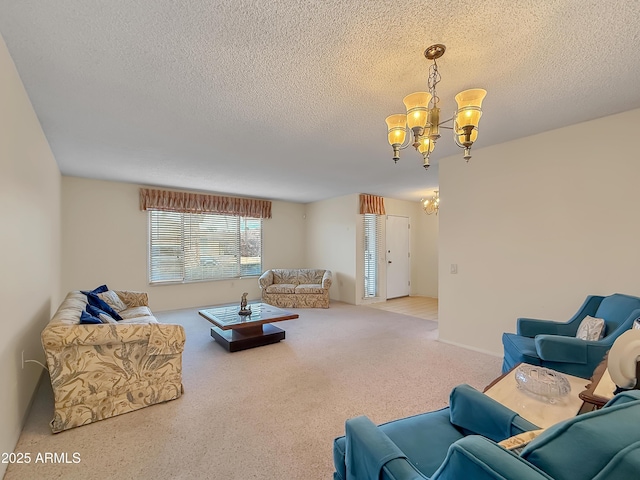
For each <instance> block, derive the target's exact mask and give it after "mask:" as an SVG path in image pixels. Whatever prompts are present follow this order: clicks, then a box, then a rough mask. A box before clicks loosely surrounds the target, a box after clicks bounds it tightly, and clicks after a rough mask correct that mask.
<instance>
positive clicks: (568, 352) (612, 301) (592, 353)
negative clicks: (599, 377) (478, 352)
mask: <svg viewBox="0 0 640 480" xmlns="http://www.w3.org/2000/svg"><path fill="white" fill-rule="evenodd" d="M587 315H590V316H592V317H596V318H602V319H604V321H605V332H604V337H603V338H602V339H601V340H598V341H587V340H581V339H579V338H576V332H577V331H578V327H579V326H580V322H581V321H582V320H583V319H584V318H585V317H586V316H587ZM638 317H640V298H638V297H634V296H631V295H623V294H621V293H615V294H613V295H609V296H606V297H603V296H596V295H590V296H588V297H587V299H586V300H585V301H584V303H583V304H582V306H581V307H580V309H579V310H578V312H577V313H576V314H575V315H574V316H573V317H572V318H571V319H570V320H569V321H567V322H552V321H548V320H537V319H533V318H519V319H518V320H517V333H504V334H503V335H502V345H503V347H504V360H503V363H502V373H506V372H508V371H509V370H511V369H512V368H513V367H515V366H516V365H517V364H518V363H529V364H531V365H538V366H543V367H547V368H551V369H552V370H556V371H558V372H563V373H567V374H569V375H574V376H576V377H581V378H587V379H588V378H591V375H592V374H593V371H594V370H595V368H596V367H597V366H598V364H599V363H600V362H601V361H602V359H603V358H604V356H605V354H606V353H607V351H609V349H610V348H611V346H612V345H613V342H614V341H615V340H616V339H617V338H618V337H619V336H620V335H622V334H623V333H624V332H626V331H627V330H629V329H630V328H631V326H632V325H633V321H634V320H635V319H636V318H638Z"/></svg>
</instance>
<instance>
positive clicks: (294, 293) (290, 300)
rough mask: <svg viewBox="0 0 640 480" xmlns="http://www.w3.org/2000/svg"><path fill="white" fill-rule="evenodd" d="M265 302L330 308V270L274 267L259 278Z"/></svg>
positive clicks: (289, 305)
mask: <svg viewBox="0 0 640 480" xmlns="http://www.w3.org/2000/svg"><path fill="white" fill-rule="evenodd" d="M258 281H259V283H260V289H261V290H262V301H263V302H265V303H268V304H269V305H274V306H276V307H291V308H329V287H331V270H319V269H308V268H299V269H282V268H281V269H272V270H267V271H266V272H264V273H263V274H262V275H261V276H260V278H259V279H258Z"/></svg>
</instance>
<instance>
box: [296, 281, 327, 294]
mask: <svg viewBox="0 0 640 480" xmlns="http://www.w3.org/2000/svg"><path fill="white" fill-rule="evenodd" d="M295 293H324V288H322V285H320V284H319V283H318V284H316V283H305V284H300V285H298V286H297V287H296V289H295Z"/></svg>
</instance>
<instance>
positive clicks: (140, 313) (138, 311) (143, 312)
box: [120, 306, 153, 320]
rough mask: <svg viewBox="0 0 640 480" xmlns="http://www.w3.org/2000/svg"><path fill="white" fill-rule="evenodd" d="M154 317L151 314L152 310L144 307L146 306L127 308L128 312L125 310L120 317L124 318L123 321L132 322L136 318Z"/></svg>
mask: <svg viewBox="0 0 640 480" xmlns="http://www.w3.org/2000/svg"><path fill="white" fill-rule="evenodd" d="M152 315H153V314H152V313H151V310H150V309H149V307H144V306H142V307H132V308H127V309H126V310H123V311H121V312H120V316H121V317H122V320H130V319H132V318H136V317H147V316H152Z"/></svg>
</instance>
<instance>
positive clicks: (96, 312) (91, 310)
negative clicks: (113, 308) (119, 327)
mask: <svg viewBox="0 0 640 480" xmlns="http://www.w3.org/2000/svg"><path fill="white" fill-rule="evenodd" d="M87 313H88V314H89V315H91V316H93V317H96V318H98V319H100V321H101V322H102V323H118V322H116V320H115V319H114V318H113V317H112V316H111V315H109V314H108V313H107V312H105V311H104V310H100V309H99V308H98V307H94V306H93V305H88V304H87Z"/></svg>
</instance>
